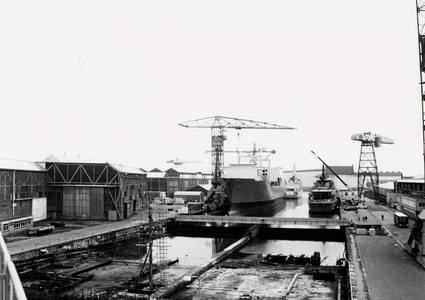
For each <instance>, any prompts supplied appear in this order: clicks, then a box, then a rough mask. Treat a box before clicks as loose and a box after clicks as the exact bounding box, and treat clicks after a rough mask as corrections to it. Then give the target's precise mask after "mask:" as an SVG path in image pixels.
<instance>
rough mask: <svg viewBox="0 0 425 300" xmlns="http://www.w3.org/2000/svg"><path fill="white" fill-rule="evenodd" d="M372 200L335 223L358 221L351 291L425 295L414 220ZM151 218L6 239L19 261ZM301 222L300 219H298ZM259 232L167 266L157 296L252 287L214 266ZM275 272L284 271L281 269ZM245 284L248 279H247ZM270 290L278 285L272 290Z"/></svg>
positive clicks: (351, 233)
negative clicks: (396, 220)
mask: <svg viewBox="0 0 425 300" xmlns="http://www.w3.org/2000/svg"><path fill="white" fill-rule="evenodd" d="M366 205H367V206H368V209H361V210H359V211H358V213H356V212H354V211H342V214H341V217H342V220H340V221H342V222H341V223H340V224H339V225H335V224H333V225H332V226H344V227H345V226H347V225H349V224H350V223H353V225H354V227H352V226H351V227H350V226H348V227H345V228H346V232H347V238H346V246H347V256H346V258H347V262H348V264H349V275H350V292H351V297H350V298H349V299H359V300H370V299H373V300H380V299H421V298H422V297H423V296H424V293H423V287H424V286H425V272H424V267H423V266H422V265H420V264H419V263H418V262H417V261H416V260H415V258H414V257H412V256H411V255H410V254H409V253H408V251H407V250H406V249H405V248H404V244H405V243H406V241H407V240H408V237H409V234H410V228H411V226H410V228H398V227H396V226H395V225H394V224H393V218H392V216H393V212H394V210H393V209H391V208H388V207H385V206H381V205H375V204H374V203H373V201H372V200H368V199H367V200H366ZM363 216H367V217H368V221H366V222H365V221H360V220H362V217H363ZM382 216H383V218H382ZM170 217H171V218H175V219H176V220H183V219H186V221H182V222H189V221H188V220H189V219H193V218H197V220H199V221H194V222H205V220H207V219H208V218H209V217H207V216H184V217H182V218H181V216H178V215H177V214H170ZM200 217H202V218H203V220H204V221H201V219H200ZM205 217H207V218H205ZM215 218H217V217H215ZM219 218H221V219H220V220H221V221H223V220H226V219H223V218H222V217H219ZM262 219H264V222H262ZM208 220H209V219H208ZM247 220H248V219H247ZM285 220H286V221H285ZM285 220H280V222H281V223H280V224H281V225H282V224H283V223H282V222H294V220H290V218H286V219H285ZM191 221H192V220H191ZM221 221H220V222H221ZM255 222H259V224H256V225H261V224H268V225H271V224H272V223H273V221H272V220H271V219H269V218H260V219H259V220H258V218H257V219H256V220H250V222H248V221H247V224H248V223H249V224H251V223H255ZM305 222H315V220H314V219H313V220H310V219H306V221H305ZM146 223H147V216H146V215H142V216H138V217H137V216H135V217H133V218H131V219H129V220H125V221H120V222H99V223H98V224H90V223H89V222H87V226H83V227H82V228H79V229H75V230H70V231H67V232H63V233H60V234H57V233H53V234H50V235H46V236H39V237H31V239H30V240H28V239H25V240H21V241H20V240H12V241H10V240H9V241H6V242H7V243H6V245H7V248H8V251H9V253H10V255H11V257H12V258H13V259H14V261H16V260H19V259H22V258H24V257H27V256H29V255H30V253H31V255H35V254H37V253H38V255H40V251H42V250H45V249H51V251H53V249H55V248H54V247H59V246H61V245H62V246H63V245H67V246H69V247H75V249H80V248H81V247H84V246H85V245H87V243H88V242H89V241H90V240H92V241H96V237H97V236H99V235H103V236H106V237H108V238H112V237H116V238H118V239H119V238H122V237H123V236H124V235H128V234H130V233H134V232H135V230H136V229H137V228H139V227H140V226H141V225H142V224H146ZM325 223H326V221H325ZM89 224H90V225H89ZM67 225H68V224H67ZM286 225H290V224H285V226H286ZM297 225H300V224H299V223H298V221H297ZM304 225H312V224H304ZM377 225H379V226H381V227H382V228H383V229H384V231H385V232H386V233H387V234H385V235H378V234H377V235H373V234H372V235H371V234H363V233H362V231H358V232H357V233H356V229H355V228H357V229H359V228H371V227H374V226H377ZM282 226H283V225H282ZM291 226H292V225H291ZM250 227H251V226H249V228H250ZM136 231H137V230H136ZM254 234H255V232H252V233H250V234H249V235H248V236H247V235H245V236H243V237H242V238H241V239H240V240H239V241H238V243H236V244H234V245H232V246H231V247H229V248H226V249H225V251H223V252H222V253H218V254H217V255H216V256H214V257H212V258H211V259H210V261H209V262H208V263H206V264H202V265H200V266H196V267H194V268H191V269H184V268H182V267H178V268H177V269H178V270H169V271H167V272H169V274H168V275H167V276H169V278H170V280H171V283H170V284H169V285H167V286H166V287H163V288H161V289H159V290H158V291H157V293H158V294H157V296H158V297H159V298H157V299H161V297H164V299H165V298H166V297H167V296H166V295H169V294H170V293H172V292H174V291H175V290H176V289H179V288H182V286H183V287H184V290H191V291H192V292H193V291H196V288H197V286H198V285H197V280H198V281H199V282H198V284H199V286H200V290H201V291H202V293H203V295H205V297H206V298H207V297H208V296H210V297H209V299H218V298H214V291H215V293H216V294H217V293H218V291H219V290H220V293H224V292H226V291H227V292H228V293H235V292H238V291H240V292H241V291H247V290H248V288H247V286H244V285H242V286H239V285H238V284H237V283H235V282H234V281H226V280H223V279H220V278H221V277H219V276H224V273H219V272H225V271H226V270H227V271H228V272H233V273H234V274H235V275H236V274H237V272H236V270H234V269H226V268H219V269H217V268H211V267H213V266H214V265H216V264H217V263H218V262H219V261H223V260H224V259H226V257H228V255H230V254H231V253H233V252H234V251H236V250H237V249H238V247H240V246H242V245H244V244H246V243H247V242H248V241H249V239H250V238H252V236H253V235H254ZM29 241H30V242H29ZM97 241H98V239H97ZM49 247H50V248H49ZM263 267H264V268H266V266H261V267H260V266H258V267H257V269H254V270H252V269H249V268H248V269H247V268H246V267H245V266H244V267H242V268H238V269H237V270H239V271H238V272H242V273H243V272H245V273H246V272H248V273H249V274H251V273H252V272H254V273H252V275H250V276H257V275H259V276H262V275H265V274H271V273H273V274H274V272H275V271H270V269H267V270H266V269H262V268H263ZM208 268H210V269H209V273H208V272H205V270H206V269H208ZM232 270H233V271H232ZM257 271H258V272H257ZM203 272H204V273H203ZM263 272H265V273H263ZM294 272H295V273H294ZM294 272H292V273H290V274H286V275H287V276H289V277H291V276H293V277H295V274H296V273H299V272H300V270H295V271H294ZM242 273H238V274H239V275H238V276H239V277H238V278H242V277H243V275H241V274H242ZM201 274H204V275H201ZM253 274H256V275H253ZM275 275H276V276H278V274H275ZM185 276H186V277H187V276H189V277H190V278H193V280H194V282H193V283H192V284H189V285H187V283H185V282H183V278H184V277H185ZM205 276H206V277H205ZM214 276H218V277H216V279H215V280H214V283H211V278H215V277H214ZM297 277H298V279H297V281H295V283H294V286H295V287H297V282H298V280H300V279H303V278H302V276H301V277H299V275H298V276H297ZM223 278H225V277H223ZM250 278H251V277H250ZM207 282H209V284H213V285H212V286H210V287H211V289H210V290H208V289H207V288H206V287H205V288H202V286H203V284H206V283H207ZM288 283H289V281H286V283H285V284H288ZM241 284H242V283H241ZM244 284H247V283H246V282H245V283H244ZM281 285H283V282H281ZM214 289H216V290H214ZM270 292H273V291H272V290H270ZM274 292H275V291H274ZM208 293H210V294H208ZM161 295H162V296H161ZM169 299H172V298H169Z"/></svg>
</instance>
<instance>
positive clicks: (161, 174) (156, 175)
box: [146, 172, 167, 178]
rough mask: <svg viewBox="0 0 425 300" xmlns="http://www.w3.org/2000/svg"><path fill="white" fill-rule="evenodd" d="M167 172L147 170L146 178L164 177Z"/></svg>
mask: <svg viewBox="0 0 425 300" xmlns="http://www.w3.org/2000/svg"><path fill="white" fill-rule="evenodd" d="M165 175H167V173H165V172H149V173H148V174H147V175H146V178H164V177H165Z"/></svg>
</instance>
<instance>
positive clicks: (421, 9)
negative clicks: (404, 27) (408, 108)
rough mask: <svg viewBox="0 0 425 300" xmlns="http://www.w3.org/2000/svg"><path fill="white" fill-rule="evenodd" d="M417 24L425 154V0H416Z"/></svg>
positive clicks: (424, 149) (424, 148)
mask: <svg viewBox="0 0 425 300" xmlns="http://www.w3.org/2000/svg"><path fill="white" fill-rule="evenodd" d="M416 8H417V9H416V11H417V19H416V20H417V25H418V46H419V74H420V79H419V80H420V82H419V83H420V85H421V96H422V97H421V99H422V141H423V150H422V151H423V154H424V155H425V86H424V84H425V82H424V74H425V0H416ZM424 172H425V156H424Z"/></svg>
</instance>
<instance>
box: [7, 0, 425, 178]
mask: <svg viewBox="0 0 425 300" xmlns="http://www.w3.org/2000/svg"><path fill="white" fill-rule="evenodd" d="M419 81H420V80H419V64H418V44H417V26H416V2H415V1H414V0H411V1H406V0H282V1H267V0H261V1H260V0H259V1H232V0H226V1H218V0H215V1H158V0H155V1H143V0H132V1H125V0H116V1H113V0H111V1H105V0H99V1H89V0H80V1H79V0H63V1H60V0H51V1H47V0H26V1H23V0H0V97H1V118H0V128H1V129H0V130H1V132H2V133H1V136H2V142H1V146H0V157H2V158H10V159H19V160H29V161H40V160H43V159H45V158H46V157H47V156H49V155H54V156H56V157H57V158H59V159H61V158H62V157H63V156H64V154H65V153H66V156H67V157H68V158H78V157H80V159H81V160H91V161H101V162H105V161H109V162H112V163H120V164H123V165H127V166H133V167H142V168H144V169H147V170H150V169H152V168H154V167H158V168H162V169H166V168H168V167H173V165H170V164H166V163H165V162H166V161H167V160H171V159H186V160H192V161H202V162H203V163H202V164H194V163H193V164H190V168H192V169H193V168H194V166H196V167H197V168H199V169H202V170H203V171H208V170H209V169H210V165H211V157H210V156H211V154H210V153H206V151H208V150H210V148H211V131H210V130H209V129H201V128H184V127H181V126H179V125H178V124H179V123H183V122H186V121H190V120H195V119H200V118H205V117H212V116H215V115H222V116H227V117H234V118H242V119H249V120H255V121H262V122H268V123H276V124H279V125H284V126H290V127H296V128H297V130H294V131H288V130H242V131H236V130H234V129H229V130H228V131H227V132H226V134H227V137H228V139H227V141H226V143H225V150H236V148H238V149H240V150H249V149H251V148H252V145H253V143H254V142H255V143H256V144H257V145H258V146H260V147H265V148H268V149H275V150H276V151H277V153H276V154H275V155H274V156H273V158H272V161H273V164H274V165H278V166H281V167H283V168H284V169H285V170H291V169H292V167H293V165H294V164H296V168H297V169H299V170H302V169H312V168H320V167H321V163H320V161H319V160H318V159H317V158H316V157H315V156H314V155H313V154H311V151H312V150H313V151H315V152H316V153H317V154H318V155H319V156H320V157H321V158H322V159H323V160H324V161H325V162H326V163H327V164H328V165H339V166H347V165H353V166H354V170H355V171H357V169H358V164H359V157H360V142H358V141H353V140H351V135H352V134H355V133H362V132H374V133H377V134H380V135H383V136H385V137H389V138H391V139H393V140H394V141H395V144H394V145H383V146H382V147H381V148H377V149H376V157H377V162H378V169H379V170H380V171H401V172H403V173H404V174H405V175H417V174H420V173H423V166H424V163H423V156H422V152H423V151H422V148H423V142H422V109H421V93H420V86H419V84H418V83H419ZM234 161H236V159H235V157H234V156H233V155H231V154H227V155H225V163H228V162H234ZM187 167H188V168H189V164H188V165H187Z"/></svg>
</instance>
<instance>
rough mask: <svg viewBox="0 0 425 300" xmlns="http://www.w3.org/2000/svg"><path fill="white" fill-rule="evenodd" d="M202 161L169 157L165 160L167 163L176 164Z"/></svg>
mask: <svg viewBox="0 0 425 300" xmlns="http://www.w3.org/2000/svg"><path fill="white" fill-rule="evenodd" d="M201 162H202V161H195V160H185V159H178V158H176V159H171V160H167V164H174V165H176V166H181V165H183V164H190V163H201Z"/></svg>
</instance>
